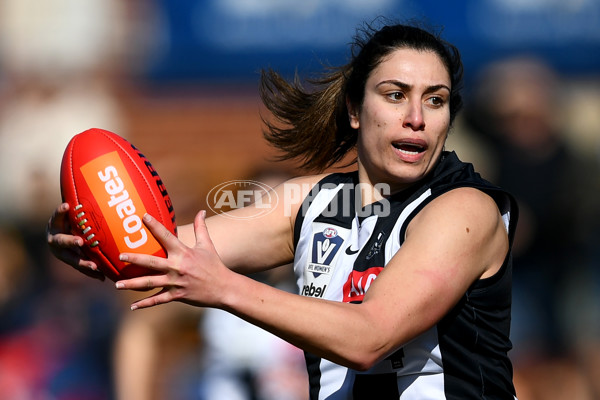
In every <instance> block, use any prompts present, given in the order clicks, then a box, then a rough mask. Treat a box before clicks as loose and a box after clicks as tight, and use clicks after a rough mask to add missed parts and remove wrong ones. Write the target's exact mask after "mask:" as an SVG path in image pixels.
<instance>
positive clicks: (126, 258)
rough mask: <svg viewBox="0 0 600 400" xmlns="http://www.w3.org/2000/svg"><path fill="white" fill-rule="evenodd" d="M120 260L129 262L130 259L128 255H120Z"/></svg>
mask: <svg viewBox="0 0 600 400" xmlns="http://www.w3.org/2000/svg"><path fill="white" fill-rule="evenodd" d="M119 260H121V261H128V260H129V257H127V254H119Z"/></svg>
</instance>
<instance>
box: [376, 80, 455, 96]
mask: <svg viewBox="0 0 600 400" xmlns="http://www.w3.org/2000/svg"><path fill="white" fill-rule="evenodd" d="M386 84H391V85H394V86H397V87H399V88H400V89H402V90H406V91H410V90H412V88H413V85H409V84H408V83H404V82H402V81H397V80H393V79H391V80H386V81H382V82H379V83H378V84H377V85H376V87H379V86H381V85H386ZM440 89H446V90H447V91H448V92H451V90H450V88H449V87H448V86H446V85H444V84H439V85H431V86H428V87H427V89H425V93H433V92H436V91H438V90H440Z"/></svg>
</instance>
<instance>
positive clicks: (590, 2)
mask: <svg viewBox="0 0 600 400" xmlns="http://www.w3.org/2000/svg"><path fill="white" fill-rule="evenodd" d="M379 15H384V16H386V17H388V18H391V19H395V20H398V21H406V20H411V19H416V20H418V21H421V22H423V23H424V25H425V26H430V27H433V28H443V36H444V37H445V38H446V39H447V40H448V41H450V42H452V43H454V44H455V45H457V46H458V47H459V49H460V50H461V52H462V55H463V60H464V63H465V88H464V96H465V103H466V105H465V109H464V111H463V112H462V114H461V115H459V117H458V119H457V121H456V122H455V125H454V127H453V130H452V132H451V135H450V139H449V141H448V146H447V147H448V148H449V149H455V150H457V152H458V153H459V155H460V156H461V158H462V159H464V160H465V161H470V162H473V163H474V164H475V166H476V168H477V169H478V170H480V172H482V175H483V176H484V177H486V178H487V179H489V180H491V181H492V182H494V183H497V184H500V185H502V186H504V187H505V188H506V189H508V190H510V191H512V192H513V193H514V194H515V195H516V197H517V198H518V200H519V203H520V207H521V219H520V225H519V232H518V235H517V239H516V243H515V270H514V295H513V297H514V305H513V325H512V340H513V344H514V350H513V351H512V352H511V353H510V355H511V357H512V359H513V361H514V367H515V384H516V386H517V394H518V397H519V399H521V400H530V399H543V400H548V399H569V400H572V399H584V400H585V399H600V248H599V247H598V243H599V239H600V201H599V194H600V1H598V0H570V1H568V2H567V1H560V0H456V1H452V2H445V1H428V2H417V1H415V0H412V1H410V0H368V1H367V0H320V1H319V0H305V1H296V0H219V1H217V0H178V1H167V0H145V1H141V0H129V1H119V0H86V1H80V0H44V1H35V0H0V188H1V189H0V205H1V206H0V254H2V257H0V398H2V399H10V400H29V399H58V400H66V399H68V400H74V399H85V400H88V399H91V400H95V399H97V400H105V399H119V400H121V399H125V400H132V399H133V400H135V399H139V400H162V399H169V400H172V399H175V400H177V399H182V400H186V399H199V400H214V399H226V400H235V399H278V400H282V399H283V400H286V399H290V400H294V399H305V398H306V391H307V389H306V383H305V379H306V377H305V373H304V364H303V358H302V354H301V352H299V351H298V350H297V349H295V348H293V347H291V346H289V345H286V344H285V343H283V342H281V341H279V340H277V339H275V338H273V337H271V336H269V335H266V334H265V333H264V332H262V331H260V330H255V329H252V328H250V327H248V326H247V325H246V324H243V323H241V322H240V321H239V320H236V319H231V318H229V317H227V316H226V315H221V314H218V313H217V314H215V313H212V312H203V311H202V310H194V309H192V308H191V307H185V306H181V305H178V304H169V305H165V306H163V307H160V308H158V309H155V310H142V311H139V312H135V313H130V312H129V311H128V310H129V308H128V305H129V303H130V302H131V301H132V300H133V299H136V298H139V297H142V296H143V294H141V293H134V294H123V293H121V292H119V293H118V292H117V291H116V290H114V289H113V287H112V283H111V282H99V281H95V280H92V279H89V278H86V277H84V276H83V275H81V274H78V273H76V272H74V271H73V270H71V269H70V268H68V267H66V266H65V265H63V264H61V263H60V262H57V261H55V260H54V259H53V258H52V257H51V256H50V255H49V252H48V250H47V248H46V244H45V233H44V230H45V225H46V223H47V220H48V218H49V216H50V215H51V213H52V211H53V210H54V208H55V207H56V206H57V205H58V204H59V202H60V192H59V169H60V160H61V158H62V153H63V150H64V148H65V146H66V144H67V142H68V141H69V139H70V138H71V137H72V136H73V135H74V134H76V133H79V132H81V131H83V130H86V129H88V128H90V127H99V128H104V129H108V130H112V131H114V132H116V133H118V134H120V135H122V136H124V137H126V138H128V139H129V140H131V141H132V142H133V143H134V144H135V145H136V146H137V147H138V148H140V149H141V150H142V152H143V153H144V154H145V155H146V156H147V157H148V158H149V159H150V160H151V161H152V163H153V165H154V167H155V168H156V169H157V170H158V172H159V173H160V175H161V178H162V180H163V182H164V183H165V184H166V186H167V188H168V190H169V193H170V195H171V198H172V200H173V203H174V205H175V209H176V213H177V218H178V222H179V223H187V222H190V221H191V219H192V218H193V216H194V214H195V212H196V211H197V210H199V209H201V208H205V207H206V198H205V196H206V194H207V193H208V191H209V190H210V189H211V188H212V187H214V186H215V185H217V184H219V183H222V182H225V181H228V180H233V179H251V178H253V179H257V180H259V181H261V182H269V183H275V182H277V181H280V180H281V179H284V178H285V177H289V176H292V175H294V174H298V173H299V171H297V170H296V169H295V167H294V165H292V164H289V163H287V164H276V163H273V162H272V161H271V160H272V157H273V156H274V155H275V153H274V152H273V151H272V150H271V149H270V148H269V147H268V146H267V145H266V144H265V142H264V141H263V140H262V133H261V129H262V124H261V112H263V111H264V110H263V109H262V108H261V105H260V100H259V98H258V90H257V84H258V77H259V71H260V69H261V68H273V69H276V70H278V71H280V72H282V73H283V74H284V75H285V76H288V77H291V76H293V74H294V73H295V72H298V73H299V74H300V76H302V77H309V76H311V74H314V73H317V72H318V71H320V69H321V67H322V65H323V64H324V65H338V64H343V63H345V62H346V60H347V57H348V54H349V53H348V51H349V49H348V43H349V42H350V38H351V36H352V35H353V34H354V32H355V29H356V28H357V27H359V26H360V25H361V24H362V23H363V22H365V21H366V22H370V21H372V20H373V19H374V18H375V17H377V16H379ZM256 279H260V280H263V281H265V282H268V283H270V284H273V285H277V286H279V287H281V288H283V289H284V290H292V291H293V290H294V288H293V286H292V285H290V276H289V269H283V270H282V271H281V272H278V273H277V274H269V275H263V276H257V277H256ZM215 354H217V355H220V356H219V357H215Z"/></svg>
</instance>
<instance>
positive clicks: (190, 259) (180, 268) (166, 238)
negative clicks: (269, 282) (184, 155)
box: [116, 210, 234, 310]
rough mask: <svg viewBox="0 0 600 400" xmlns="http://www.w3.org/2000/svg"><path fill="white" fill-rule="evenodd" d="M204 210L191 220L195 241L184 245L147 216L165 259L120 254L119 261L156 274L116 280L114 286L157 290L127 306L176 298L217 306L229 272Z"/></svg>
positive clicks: (147, 223)
mask: <svg viewBox="0 0 600 400" xmlns="http://www.w3.org/2000/svg"><path fill="white" fill-rule="evenodd" d="M205 217H206V212H205V211H204V210H203V211H200V212H199V213H198V214H197V215H196V218H195V219H194V234H195V238H196V243H195V245H194V247H188V246H186V245H185V244H184V243H183V242H181V241H180V240H179V239H178V238H177V237H176V236H175V235H173V234H172V233H171V232H169V230H168V229H167V228H165V227H164V226H163V225H162V224H161V223H160V222H159V221H157V220H156V219H155V218H153V217H151V216H150V215H145V216H144V223H145V224H146V226H147V227H148V229H150V231H151V232H152V234H153V235H154V236H155V237H156V239H157V240H158V241H159V242H160V243H161V244H162V245H163V247H164V248H165V250H166V252H167V255H168V256H167V258H162V257H156V256H151V255H146V254H136V253H123V254H121V260H122V261H126V262H129V263H132V264H135V265H139V266H143V267H146V268H150V269H152V270H154V271H157V272H158V274H157V275H146V276H142V277H136V278H132V279H127V280H121V281H118V282H116V287H117V289H133V290H151V289H156V288H162V290H160V291H159V292H157V293H155V294H153V295H151V296H149V297H146V298H144V299H142V300H139V301H137V302H135V303H133V304H132V306H131V309H132V310H135V309H138V308H147V307H152V306H155V305H159V304H163V303H169V302H171V301H179V302H183V303H187V304H191V305H195V306H203V307H219V306H220V305H221V304H222V301H221V299H222V298H223V296H224V295H225V294H226V293H227V291H226V289H225V284H226V283H227V281H228V277H229V276H230V274H234V272H232V271H231V270H229V269H228V268H227V267H226V266H225V265H224V264H223V262H222V261H221V259H220V258H219V255H218V254H217V251H216V249H215V247H214V245H213V242H212V240H211V238H210V236H209V234H208V230H207V228H206V223H205Z"/></svg>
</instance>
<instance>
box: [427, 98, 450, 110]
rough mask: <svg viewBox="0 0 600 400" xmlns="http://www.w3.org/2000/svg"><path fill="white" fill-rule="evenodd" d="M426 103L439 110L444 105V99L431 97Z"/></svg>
mask: <svg viewBox="0 0 600 400" xmlns="http://www.w3.org/2000/svg"><path fill="white" fill-rule="evenodd" d="M427 103H428V104H430V105H431V106H433V107H436V108H440V107H442V106H443V105H444V104H446V99H445V98H444V97H442V96H431V97H429V98H428V99H427Z"/></svg>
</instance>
